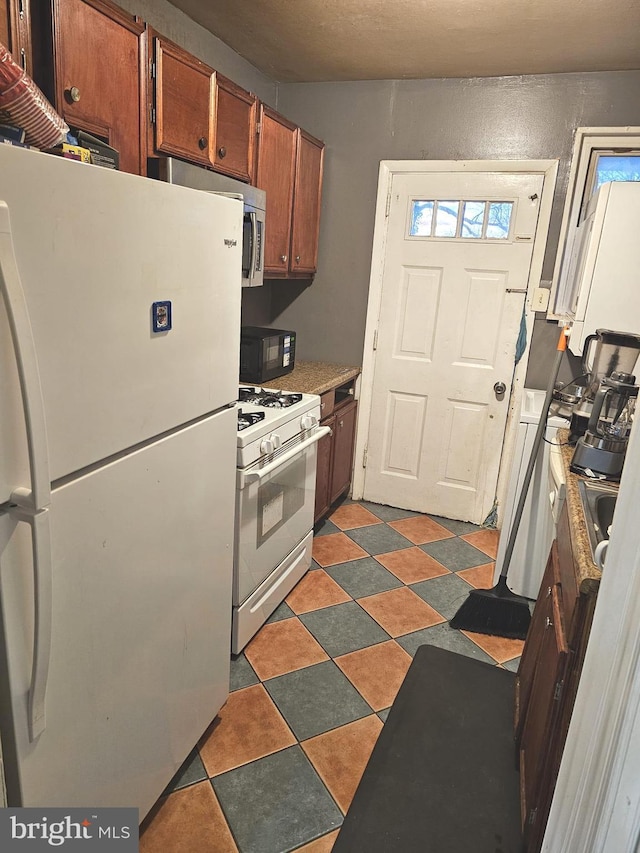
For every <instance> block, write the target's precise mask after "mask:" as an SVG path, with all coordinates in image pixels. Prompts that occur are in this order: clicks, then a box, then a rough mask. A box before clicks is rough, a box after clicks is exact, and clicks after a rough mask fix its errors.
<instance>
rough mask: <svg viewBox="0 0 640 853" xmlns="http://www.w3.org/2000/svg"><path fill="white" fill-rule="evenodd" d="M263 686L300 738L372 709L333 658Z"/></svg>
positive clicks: (332, 726) (267, 682)
mask: <svg viewBox="0 0 640 853" xmlns="http://www.w3.org/2000/svg"><path fill="white" fill-rule="evenodd" d="M264 686H265V687H266V689H267V690H268V691H269V694H270V696H271V698H272V699H273V701H274V702H275V703H276V705H277V706H278V710H279V711H280V713H281V714H282V715H283V717H284V718H285V720H286V721H287V723H288V724H289V726H290V728H291V729H292V731H293V733H294V735H295V736H296V737H297V738H298V740H306V739H307V738H310V737H314V735H319V734H321V733H322V732H327V731H329V730H330V729H335V728H338V726H343V725H345V723H351V722H353V721H354V720H359V719H360V718H361V717H366V716H367V715H368V714H370V713H371V708H370V707H369V705H368V704H367V703H366V702H365V701H364V699H363V698H362V696H361V695H360V694H359V693H358V691H357V690H356V689H355V687H354V686H353V685H352V684H351V682H350V681H349V679H348V678H347V677H346V676H345V675H343V673H342V672H341V671H340V670H339V669H338V667H337V666H336V665H335V663H334V662H333V661H331V660H328V661H324V662H323V663H318V664H315V665H314V666H307V667H305V668H304V669H297V670H295V672H288V673H287V674H286V675H279V676H277V677H276V678H271V679H269V681H265V682H264ZM245 814H250V812H246V813H245ZM243 853H244V851H243Z"/></svg>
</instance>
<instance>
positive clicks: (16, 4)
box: [0, 0, 33, 75]
mask: <svg viewBox="0 0 640 853" xmlns="http://www.w3.org/2000/svg"><path fill="white" fill-rule="evenodd" d="M29 17H30V0H0V42H2V44H4V45H5V47H8V48H9V50H10V51H11V53H12V54H13V58H14V59H15V61H16V62H17V63H18V64H19V65H20V67H21V68H22V69H23V70H24V71H26V72H27V74H30V75H32V74H33V70H32V68H33V65H32V54H31V26H30V21H29Z"/></svg>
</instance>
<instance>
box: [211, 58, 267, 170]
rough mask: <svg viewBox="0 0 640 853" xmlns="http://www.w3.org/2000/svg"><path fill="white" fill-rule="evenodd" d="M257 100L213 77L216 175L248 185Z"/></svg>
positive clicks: (217, 76) (223, 78)
mask: <svg viewBox="0 0 640 853" xmlns="http://www.w3.org/2000/svg"><path fill="white" fill-rule="evenodd" d="M257 112H258V99H257V98H256V96H255V95H252V94H251V93H250V92H247V91H245V90H244V89H242V88H240V86H238V85H237V84H236V83H234V82H233V81H232V80H229V79H228V78H227V77H223V76H222V74H217V75H216V134H215V161H214V167H215V169H216V171H217V172H224V174H225V175H230V176H231V177H232V178H238V180H240V181H246V182H247V183H251V182H252V181H253V178H254V172H255V153H256V116H257Z"/></svg>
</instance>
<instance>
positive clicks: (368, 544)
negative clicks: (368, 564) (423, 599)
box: [344, 524, 466, 556]
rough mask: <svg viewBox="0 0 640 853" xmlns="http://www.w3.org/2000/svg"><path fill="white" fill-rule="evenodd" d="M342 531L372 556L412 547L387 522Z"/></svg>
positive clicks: (411, 543) (411, 544)
mask: <svg viewBox="0 0 640 853" xmlns="http://www.w3.org/2000/svg"><path fill="white" fill-rule="evenodd" d="M344 532H345V533H346V534H347V536H349V538H350V539H353V541H354V542H357V543H358V545H359V546H360V547H361V548H364V550H365V551H366V552H367V554H371V555H372V556H375V555H376V554H386V553H388V552H389V551H400V549H401V548H413V547H414V545H413V542H409V540H408V539H407V538H406V537H404V536H401V535H400V534H399V533H398V532H397V531H396V530H394V529H393V527H389V526H388V525H387V524H372V525H370V526H369V527H356V528H354V529H353V530H345V531H344ZM465 544H466V543H465Z"/></svg>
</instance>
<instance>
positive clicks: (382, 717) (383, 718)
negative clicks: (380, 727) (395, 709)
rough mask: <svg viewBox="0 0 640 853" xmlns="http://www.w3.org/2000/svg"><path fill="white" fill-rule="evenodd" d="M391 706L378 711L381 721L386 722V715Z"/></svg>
mask: <svg viewBox="0 0 640 853" xmlns="http://www.w3.org/2000/svg"><path fill="white" fill-rule="evenodd" d="M390 710H391V708H385V709H384V710H383V711H378V716H379V717H380V719H381V720H382V722H383V723H386V722H387V717H388V716H389V711H390Z"/></svg>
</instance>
